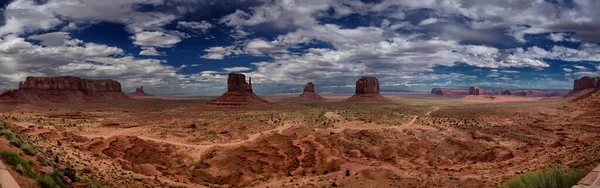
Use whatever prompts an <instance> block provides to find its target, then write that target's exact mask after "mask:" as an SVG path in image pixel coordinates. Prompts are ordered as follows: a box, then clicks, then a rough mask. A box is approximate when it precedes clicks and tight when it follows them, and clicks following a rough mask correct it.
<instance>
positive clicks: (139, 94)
mask: <svg viewBox="0 0 600 188" xmlns="http://www.w3.org/2000/svg"><path fill="white" fill-rule="evenodd" d="M127 95H129V96H130V97H149V96H152V95H150V94H148V93H146V92H144V86H141V87H138V88H135V92H132V93H128V94H127Z"/></svg>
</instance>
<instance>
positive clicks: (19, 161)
mask: <svg viewBox="0 0 600 188" xmlns="http://www.w3.org/2000/svg"><path fill="white" fill-rule="evenodd" d="M2 158H3V159H4V161H5V162H6V163H8V164H9V165H12V166H14V167H17V166H18V165H21V168H22V169H23V170H22V171H23V172H22V174H24V175H26V176H27V177H30V178H35V177H36V174H35V172H33V170H32V169H31V166H29V161H27V160H25V159H23V157H21V156H20V155H19V154H18V153H16V152H13V151H8V150H5V151H3V152H2Z"/></svg>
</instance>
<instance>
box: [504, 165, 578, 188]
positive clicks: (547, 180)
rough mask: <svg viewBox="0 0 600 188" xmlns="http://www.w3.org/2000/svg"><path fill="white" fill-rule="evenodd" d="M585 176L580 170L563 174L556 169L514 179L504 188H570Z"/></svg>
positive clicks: (530, 173)
mask: <svg viewBox="0 0 600 188" xmlns="http://www.w3.org/2000/svg"><path fill="white" fill-rule="evenodd" d="M583 177H585V174H584V173H583V172H581V171H580V170H576V171H570V172H563V170H561V169H558V168H554V169H551V170H547V171H535V172H528V173H525V174H521V175H518V176H516V177H513V178H512V179H511V180H510V181H508V182H506V183H504V184H503V185H502V186H501V187H504V188H570V187H572V186H574V185H576V184H577V182H579V180H581V179H582V178H583Z"/></svg>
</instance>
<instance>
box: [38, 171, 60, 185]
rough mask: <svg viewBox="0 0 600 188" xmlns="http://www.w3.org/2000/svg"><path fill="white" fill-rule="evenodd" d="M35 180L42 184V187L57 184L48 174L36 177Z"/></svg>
mask: <svg viewBox="0 0 600 188" xmlns="http://www.w3.org/2000/svg"><path fill="white" fill-rule="evenodd" d="M37 181H38V183H40V185H42V188H56V186H58V185H57V184H56V181H54V178H52V177H51V176H50V175H48V174H44V175H43V176H40V177H38V178H37Z"/></svg>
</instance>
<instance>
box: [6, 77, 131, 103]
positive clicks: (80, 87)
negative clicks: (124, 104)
mask: <svg viewBox="0 0 600 188" xmlns="http://www.w3.org/2000/svg"><path fill="white" fill-rule="evenodd" d="M0 99H3V100H15V101H21V102H53V103H69V102H85V101H96V100H111V99H129V97H128V96H127V95H126V94H124V93H123V92H122V91H121V83H119V82H117V81H115V80H92V79H81V78H79V77H75V76H58V77H27V78H26V80H25V82H21V83H19V89H18V90H12V91H8V92H5V93H3V94H2V95H1V96H0Z"/></svg>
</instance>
